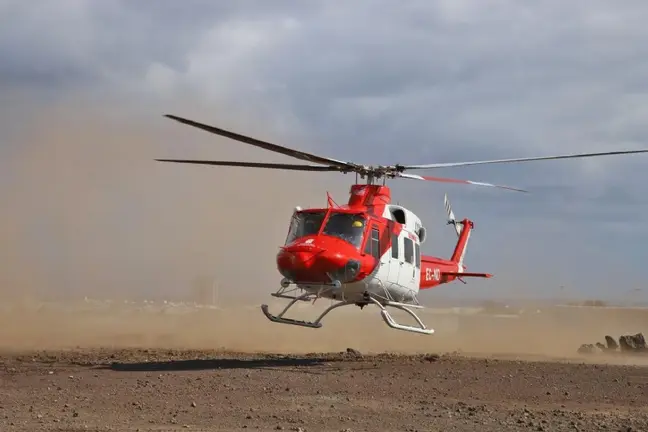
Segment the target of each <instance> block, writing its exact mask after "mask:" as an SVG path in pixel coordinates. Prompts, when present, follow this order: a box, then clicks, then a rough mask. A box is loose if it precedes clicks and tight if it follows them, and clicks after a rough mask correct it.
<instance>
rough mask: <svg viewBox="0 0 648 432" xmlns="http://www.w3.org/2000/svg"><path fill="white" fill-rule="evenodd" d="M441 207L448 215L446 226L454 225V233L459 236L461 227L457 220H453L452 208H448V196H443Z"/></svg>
mask: <svg viewBox="0 0 648 432" xmlns="http://www.w3.org/2000/svg"><path fill="white" fill-rule="evenodd" d="M443 205H444V207H445V211H446V213H447V215H448V224H452V225H454V229H455V232H456V233H457V237H459V236H460V235H461V230H462V228H463V227H462V226H461V225H460V224H458V223H457V219H456V218H455V214H454V212H453V211H452V207H451V206H450V200H448V194H445V195H444V196H443Z"/></svg>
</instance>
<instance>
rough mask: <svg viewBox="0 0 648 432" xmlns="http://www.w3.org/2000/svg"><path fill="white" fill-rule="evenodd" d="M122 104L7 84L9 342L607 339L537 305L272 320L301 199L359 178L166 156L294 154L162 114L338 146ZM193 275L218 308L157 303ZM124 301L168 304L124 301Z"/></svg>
mask: <svg viewBox="0 0 648 432" xmlns="http://www.w3.org/2000/svg"><path fill="white" fill-rule="evenodd" d="M126 100H127V103H124V102H123V101H121V100H120V99H119V97H104V98H99V99H97V98H86V97H76V96H75V97H68V98H65V99H64V100H61V99H52V100H44V99H43V98H32V97H28V96H24V95H21V96H14V95H12V96H7V95H6V94H5V95H4V96H3V104H2V106H1V107H0V114H1V116H0V130H1V131H2V132H1V135H0V139H1V140H2V141H1V147H0V151H1V152H2V153H1V154H0V155H1V158H0V163H1V171H0V172H1V174H0V175H2V182H1V185H0V197H1V198H2V202H3V212H2V214H0V259H1V263H2V270H1V272H0V299H1V300H2V302H1V304H2V307H1V308H0V309H1V310H0V349H2V350H7V349H48V348H49V349H54V348H70V347H79V346H81V347H97V346H111V347H163V348H199V349H203V348H209V349H224V350H235V351H274V352H316V351H320V352H321V351H336V350H344V349H345V348H347V347H354V348H356V349H359V350H361V351H364V352H377V351H396V352H404V353H411V352H439V351H451V350H463V351H468V352H478V353H487V352H518V353H519V352H520V351H523V352H527V353H532V354H542V353H544V354H548V353H551V354H554V355H560V354H564V355H568V354H569V355H571V354H573V353H574V352H575V349H576V348H577V347H578V345H580V343H584V342H588V341H589V340H591V339H595V340H598V339H600V338H602V336H603V332H604V331H605V330H604V329H603V328H602V327H601V326H600V325H599V326H597V325H596V324H601V323H602V322H604V320H600V319H599V318H596V319H593V320H587V319H580V318H579V319H570V318H569V316H563V317H562V318H560V319H557V318H556V317H552V316H546V315H545V316H541V315H538V316H537V317H535V318H531V319H527V320H524V321H515V322H513V321H510V320H509V321H506V320H498V319H493V318H488V319H486V318H483V319H481V320H480V319H479V318H472V319H461V320H460V319H459V318H458V317H457V316H455V315H452V314H434V313H431V312H424V313H423V315H422V316H423V319H424V320H425V322H426V323H428V324H429V325H430V326H432V327H435V328H436V329H437V334H436V335H434V336H422V335H416V334H409V333H405V332H401V331H396V330H392V329H390V328H388V327H387V326H386V325H385V323H384V322H383V321H382V319H381V317H380V315H379V313H378V311H377V310H376V309H375V308H371V307H369V308H366V309H365V310H362V311H360V310H359V309H357V308H348V309H343V310H340V309H338V310H336V311H334V312H333V313H332V314H331V315H329V316H328V317H327V318H326V319H325V322H324V328H322V329H319V330H313V329H305V328H298V327H291V326H285V325H279V324H273V323H270V322H268V321H267V320H266V318H265V317H264V316H263V315H262V314H261V311H260V310H259V309H258V305H259V304H260V303H261V302H268V303H269V304H270V306H271V308H272V309H273V310H274V311H277V310H278V309H279V308H280V307H282V306H283V305H284V304H285V302H280V301H276V300H271V298H270V297H269V293H270V292H271V291H272V290H274V289H276V287H277V284H278V280H279V275H278V274H277V272H276V269H275V261H274V257H275V254H276V252H277V247H278V246H279V245H280V244H281V243H282V242H283V240H284V238H285V234H286V230H287V223H288V219H289V217H290V214H291V212H292V209H293V207H294V206H295V205H302V206H308V205H325V203H326V199H325V198H326V196H325V192H326V191H327V190H328V191H331V192H332V193H333V196H334V198H336V200H337V201H338V202H339V201H344V200H345V199H346V197H345V195H346V192H347V190H348V189H347V187H348V184H349V182H350V181H352V180H353V179H352V178H351V177H342V176H338V177H335V176H331V175H327V174H312V173H284V172H275V171H269V170H258V171H257V170H251V169H237V168H212V167H202V166H191V165H175V164H163V163H159V162H155V161H154V160H153V159H154V158H167V157H168V158H189V159H192V158H196V159H198V158H204V159H209V158H213V159H225V160H227V159H230V160H257V161H258V160H265V161H267V160H272V161H285V160H286V159H285V158H283V157H281V156H279V157H278V156H274V155H272V154H267V152H264V151H263V150H260V149H254V148H247V147H245V146H243V145H242V144H238V143H236V142H233V141H229V140H226V139H223V138H219V137H216V136H212V135H209V134H207V133H205V132H203V131H200V130H197V129H193V128H190V127H188V126H184V125H181V124H178V123H175V122H173V121H171V120H168V119H165V118H163V117H162V114H164V113H173V114H177V115H181V116H186V117H189V118H194V119H196V120H199V121H204V122H207V123H212V124H215V125H219V126H222V127H225V128H230V129H235V130H237V131H241V132H243V133H247V134H250V135H253V136H258V137H260V138H265V139H268V140H273V141H278V142H283V143H284V144H285V145H289V146H298V147H300V148H302V149H306V150H309V149H310V150H314V151H318V152H320V153H322V154H325V155H329V154H328V152H326V151H321V150H318V149H314V148H312V147H313V144H312V143H309V142H308V141H305V140H304V137H303V136H299V133H298V131H291V128H290V125H288V126H287V125H285V124H276V123H274V122H273V121H272V119H270V118H263V117H257V116H255V115H254V113H253V112H249V113H240V112H237V111H235V110H233V109H229V107H218V106H213V105H208V104H204V103H203V104H199V103H196V102H194V101H187V100H185V101H178V100H160V101H159V103H158V104H154V103H151V102H150V101H148V102H143V101H139V100H137V98H134V97H131V98H130V99H126ZM259 118H263V121H260V120H259ZM330 156H332V157H335V156H336V155H330ZM197 281H202V283H203V285H204V283H212V282H215V284H216V286H217V291H218V303H217V306H218V307H219V309H217V310H214V309H199V310H182V308H180V307H169V306H164V305H160V301H161V300H174V301H181V300H189V301H191V300H196V298H195V295H196V292H195V289H196V283H197ZM205 281H206V282H205ZM430 295H431V297H434V294H432V293H430ZM84 297H88V298H90V299H104V300H106V299H109V300H112V303H105V302H104V303H97V304H94V303H92V302H90V303H88V302H86V301H84V300H83V299H84ZM125 299H131V300H137V301H141V300H144V299H154V300H156V301H157V302H158V303H157V304H156V305H154V306H146V307H143V306H142V303H141V302H140V303H138V304H137V305H125V304H124V300H125ZM432 300H433V299H432ZM326 305H327V302H326V301H319V302H318V303H317V304H316V305H314V306H313V305H310V304H305V305H303V306H302V307H300V308H295V310H294V312H293V316H294V317H296V318H301V319H313V318H314V317H315V316H316V314H318V313H319V312H321V311H322V308H323V307H325V306H326ZM395 316H396V317H397V319H398V320H399V321H407V319H408V318H407V317H406V316H404V315H403V314H399V313H395ZM626 329H627V328H624V327H623V326H620V327H619V329H618V330H619V332H624V331H626ZM628 330H629V331H633V329H628Z"/></svg>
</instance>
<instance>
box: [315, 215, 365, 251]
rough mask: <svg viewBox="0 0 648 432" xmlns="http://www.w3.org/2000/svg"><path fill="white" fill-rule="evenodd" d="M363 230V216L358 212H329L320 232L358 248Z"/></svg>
mask: <svg viewBox="0 0 648 432" xmlns="http://www.w3.org/2000/svg"><path fill="white" fill-rule="evenodd" d="M364 231H365V218H364V217H363V216H362V215H360V214H353V213H331V215H330V216H329V218H328V221H327V222H326V226H325V227H324V230H323V231H322V234H325V235H328V236H333V237H337V238H340V239H342V240H344V241H346V242H349V243H351V244H352V245H353V246H355V247H356V248H358V249H360V246H361V245H362V238H363V236H364Z"/></svg>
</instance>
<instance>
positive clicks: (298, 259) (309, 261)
mask: <svg viewBox="0 0 648 432" xmlns="http://www.w3.org/2000/svg"><path fill="white" fill-rule="evenodd" d="M315 255H316V254H315V253H314V252H311V251H297V252H292V253H291V254H290V256H289V260H290V267H292V268H293V269H295V270H308V269H310V268H311V267H313V265H314V264H315V262H316V260H315Z"/></svg>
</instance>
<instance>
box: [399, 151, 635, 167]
mask: <svg viewBox="0 0 648 432" xmlns="http://www.w3.org/2000/svg"><path fill="white" fill-rule="evenodd" d="M634 153H648V149H644V150H620V151H611V152H601V153H575V154H569V155H560V156H540V157H526V158H515V159H493V160H483V161H473V162H450V163H435V164H427V165H399V166H398V167H399V168H401V169H403V168H404V169H406V170H412V169H432V168H447V167H458V166H469V165H485V164H498V163H510V162H528V161H540V160H553V159H576V158H587V157H595V156H612V155H622V154H634Z"/></svg>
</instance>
